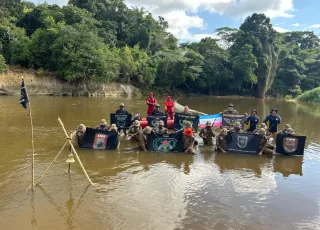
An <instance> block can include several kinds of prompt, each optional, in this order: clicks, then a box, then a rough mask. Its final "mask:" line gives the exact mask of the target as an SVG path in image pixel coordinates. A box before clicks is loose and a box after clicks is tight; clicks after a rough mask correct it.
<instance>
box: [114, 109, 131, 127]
mask: <svg viewBox="0 0 320 230" xmlns="http://www.w3.org/2000/svg"><path fill="white" fill-rule="evenodd" d="M131 119H132V114H116V113H110V121H111V124H116V126H117V128H118V129H128V128H129V127H130V126H131Z"/></svg>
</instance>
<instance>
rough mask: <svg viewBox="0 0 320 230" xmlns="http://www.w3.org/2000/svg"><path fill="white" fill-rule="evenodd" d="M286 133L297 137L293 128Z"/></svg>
mask: <svg viewBox="0 0 320 230" xmlns="http://www.w3.org/2000/svg"><path fill="white" fill-rule="evenodd" d="M285 132H286V133H287V134H291V135H295V132H294V130H293V129H292V128H288V129H287V130H286V131H285Z"/></svg>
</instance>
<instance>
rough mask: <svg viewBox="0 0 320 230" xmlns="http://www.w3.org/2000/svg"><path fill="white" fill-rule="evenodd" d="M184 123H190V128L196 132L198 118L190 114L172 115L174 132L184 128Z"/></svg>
mask: <svg viewBox="0 0 320 230" xmlns="http://www.w3.org/2000/svg"><path fill="white" fill-rule="evenodd" d="M184 121H190V122H191V124H192V128H193V129H194V130H195V131H197V130H198V126H199V116H197V115H191V114H182V113H176V114H175V115H174V125H173V128H174V129H175V130H180V129H183V128H184V124H183V123H184Z"/></svg>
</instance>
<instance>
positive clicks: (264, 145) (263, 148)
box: [258, 128, 275, 156]
mask: <svg viewBox="0 0 320 230" xmlns="http://www.w3.org/2000/svg"><path fill="white" fill-rule="evenodd" d="M258 135H259V137H260V145H259V156H261V155H262V154H269V155H272V154H273V153H274V149H275V147H274V145H272V144H270V143H268V137H267V131H266V130H265V129H264V128H261V129H260V130H259V133H258Z"/></svg>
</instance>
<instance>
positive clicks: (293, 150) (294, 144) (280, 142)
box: [276, 135, 307, 156]
mask: <svg viewBox="0 0 320 230" xmlns="http://www.w3.org/2000/svg"><path fill="white" fill-rule="evenodd" d="M306 139H307V137H305V136H283V135H278V136H277V147H276V152H277V153H281V154H285V155H298V156H299V155H301V156H302V155H303V154H304V146H305V143H306Z"/></svg>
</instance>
